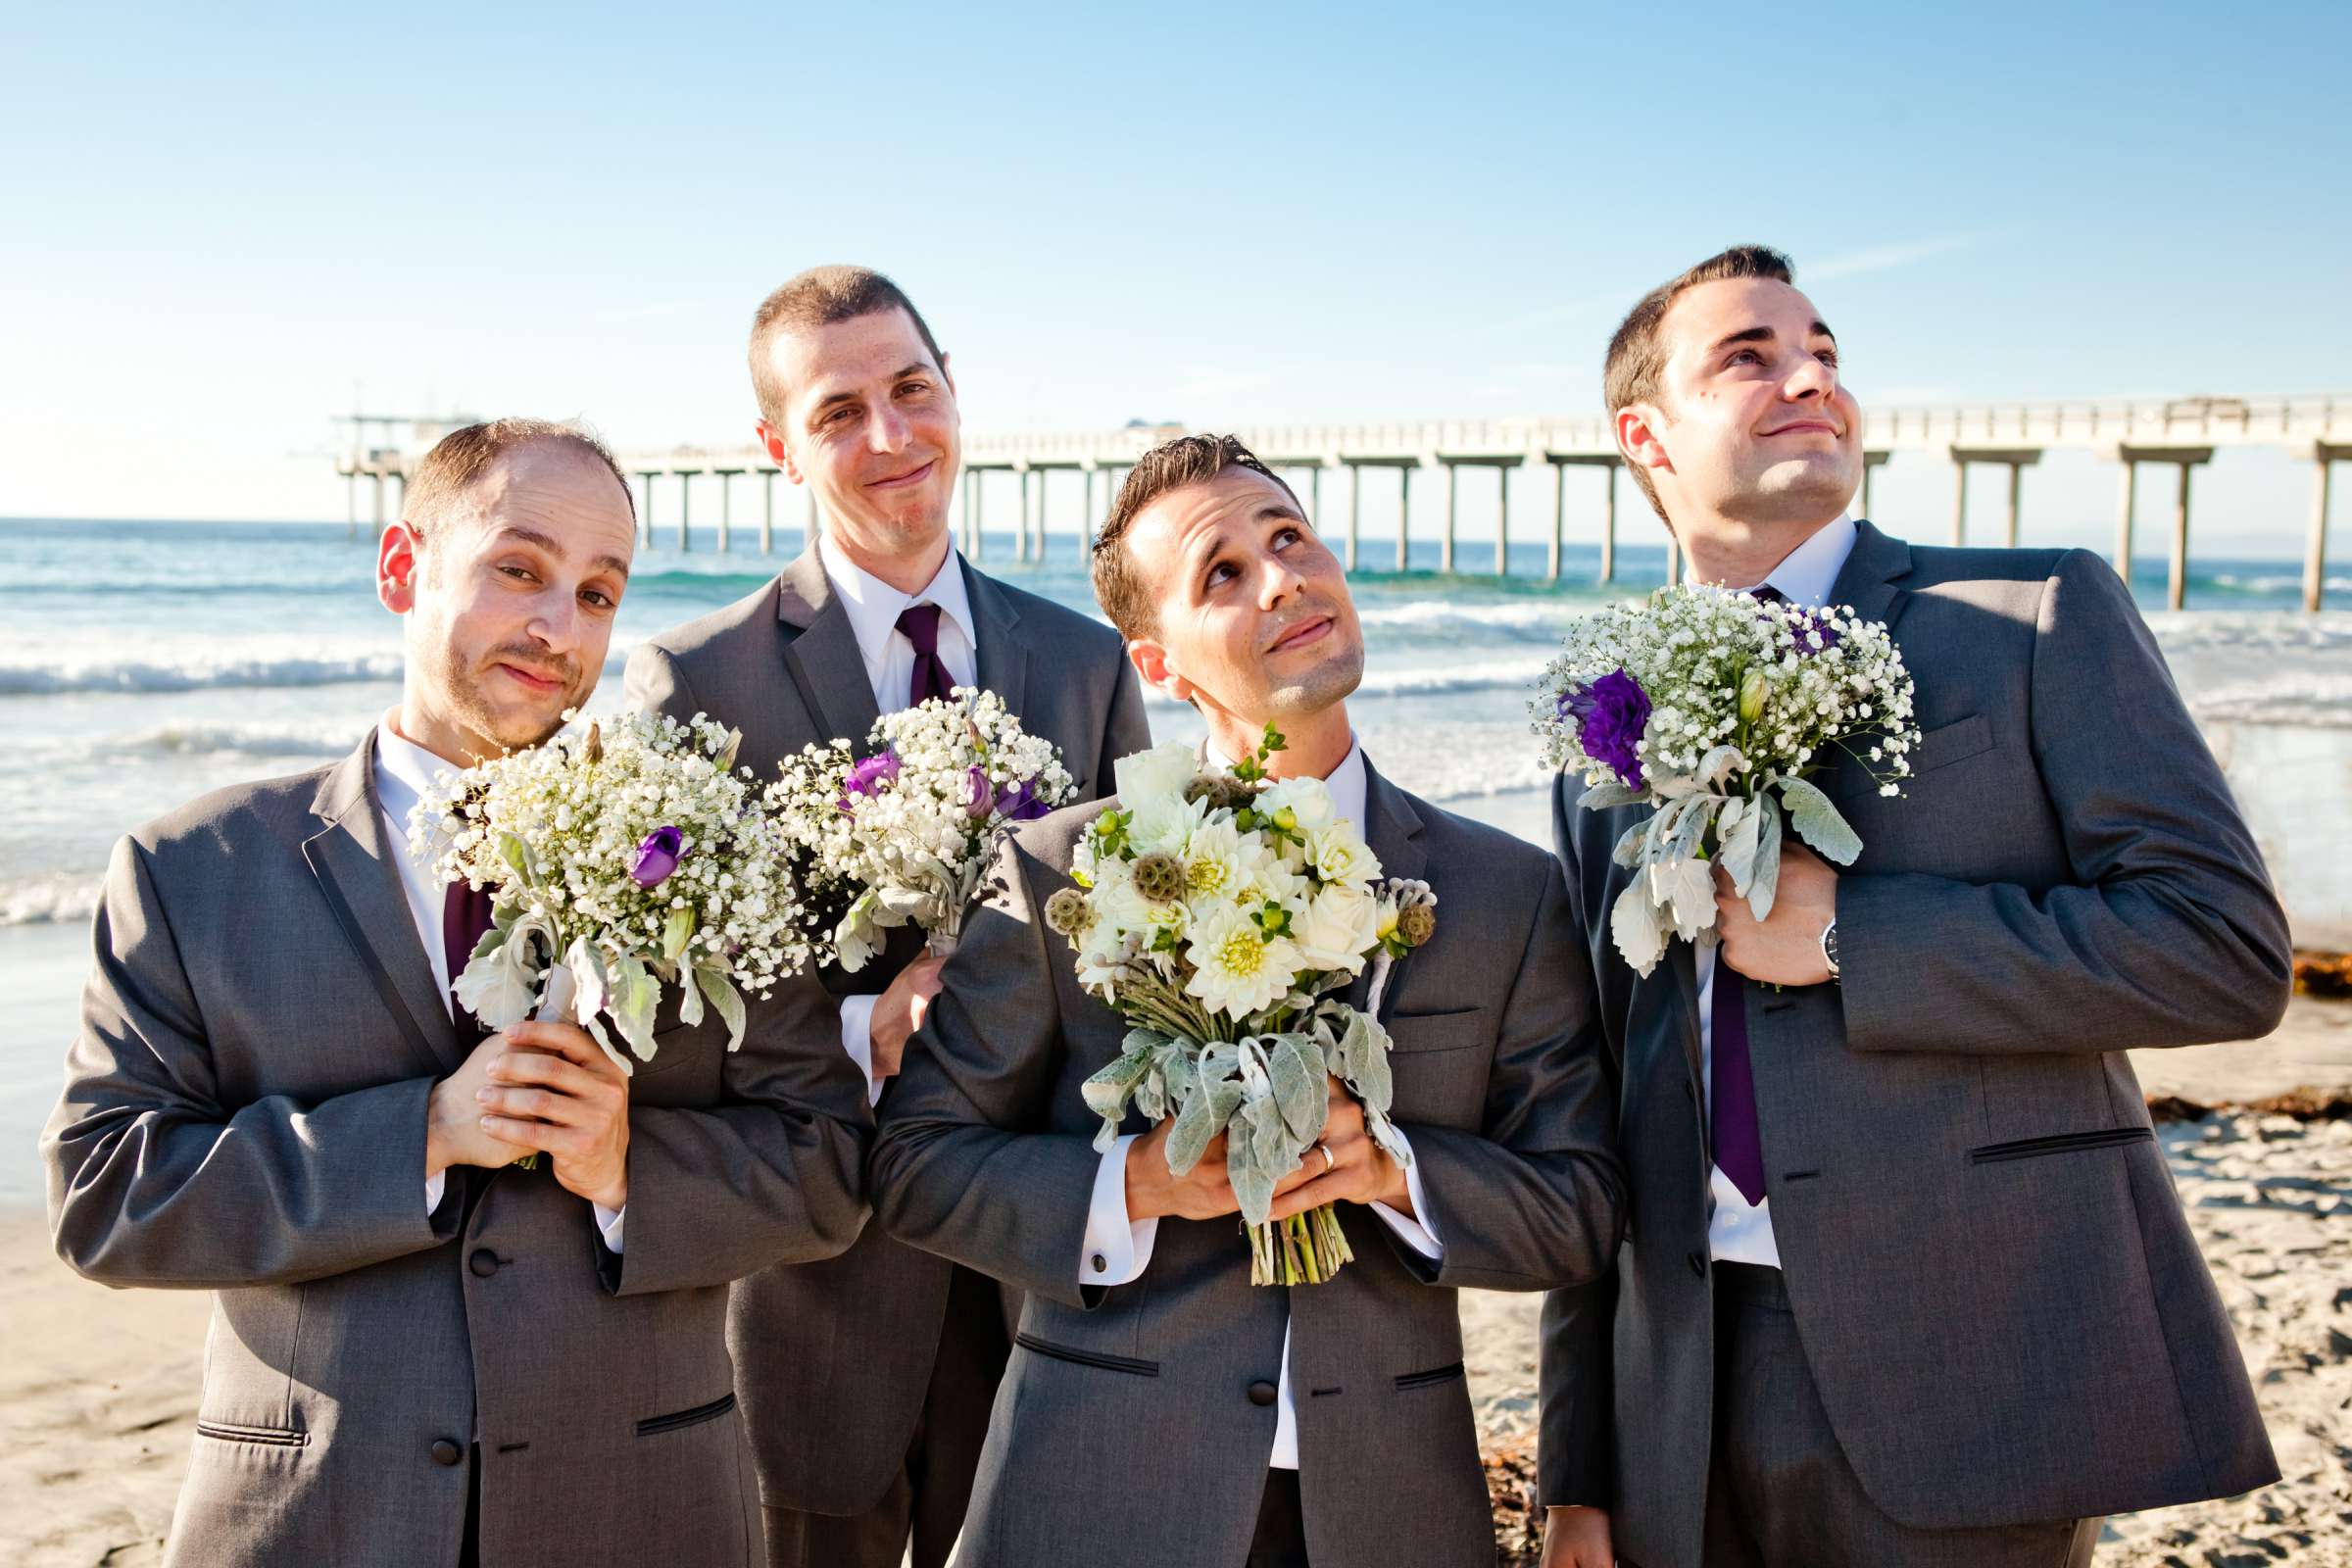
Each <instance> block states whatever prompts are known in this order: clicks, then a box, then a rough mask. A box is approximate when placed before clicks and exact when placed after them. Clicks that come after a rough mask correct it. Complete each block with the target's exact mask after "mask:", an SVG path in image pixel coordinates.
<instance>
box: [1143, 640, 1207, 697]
mask: <svg viewBox="0 0 2352 1568" xmlns="http://www.w3.org/2000/svg"><path fill="white" fill-rule="evenodd" d="M1127 662H1129V663H1131V664H1133V665H1134V666H1135V673H1136V676H1137V678H1139V679H1140V680H1142V681H1143V683H1144V684H1145V685H1147V686H1149V687H1151V688H1152V690H1153V691H1155V692H1163V693H1165V694H1166V695H1168V696H1170V697H1173V698H1175V699H1176V701H1178V702H1180V703H1189V702H1191V701H1192V700H1193V683H1192V682H1191V681H1189V680H1186V679H1185V678H1184V677H1183V676H1182V675H1179V674H1178V673H1176V671H1175V670H1174V669H1172V668H1171V667H1169V664H1168V651H1167V650H1166V649H1165V648H1163V647H1161V646H1160V645H1159V644H1158V643H1155V642H1153V641H1152V639H1151V638H1149V637H1138V638H1136V639H1135V640H1134V641H1132V642H1130V643H1129V644H1128V645H1127Z"/></svg>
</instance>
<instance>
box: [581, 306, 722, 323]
mask: <svg viewBox="0 0 2352 1568" xmlns="http://www.w3.org/2000/svg"><path fill="white" fill-rule="evenodd" d="M708 303H709V302H708V301H706V300H661V301H658V302H656V303H654V304H651V305H631V306H626V307H624V308H622V309H620V310H617V311H606V312H603V313H601V314H600V315H599V316H598V317H597V318H596V320H597V321H598V322H599V324H601V325H605V326H618V325H620V324H621V323H623V322H626V321H650V320H653V319H656V318H659V317H663V316H678V315H682V314H684V313H685V312H687V311H691V310H696V309H699V308H700V307H702V306H703V305H706V304H708Z"/></svg>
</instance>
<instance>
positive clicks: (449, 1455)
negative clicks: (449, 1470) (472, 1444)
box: [428, 1438, 466, 1465]
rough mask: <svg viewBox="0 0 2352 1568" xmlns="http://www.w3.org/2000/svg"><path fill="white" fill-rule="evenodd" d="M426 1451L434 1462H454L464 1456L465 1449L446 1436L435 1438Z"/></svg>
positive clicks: (445, 1463)
mask: <svg viewBox="0 0 2352 1568" xmlns="http://www.w3.org/2000/svg"><path fill="white" fill-rule="evenodd" d="M428 1451H430V1452H431V1454H432V1456H433V1463H435V1464H444V1465H447V1464H456V1463H457V1462H458V1461H459V1460H460V1459H463V1458H465V1457H466V1450H465V1449H464V1448H461V1447H459V1446H457V1445H456V1444H454V1443H452V1442H450V1441H449V1440H448V1439H447V1438H435V1439H434V1440H433V1446H432V1447H431V1449H430V1450H428Z"/></svg>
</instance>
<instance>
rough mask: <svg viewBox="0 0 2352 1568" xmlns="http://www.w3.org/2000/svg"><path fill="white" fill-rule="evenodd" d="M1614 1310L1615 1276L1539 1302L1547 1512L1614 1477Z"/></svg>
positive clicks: (1560, 790)
mask: <svg viewBox="0 0 2352 1568" xmlns="http://www.w3.org/2000/svg"><path fill="white" fill-rule="evenodd" d="M1574 782H1577V781H1573V780H1564V781H1562V782H1561V783H1559V784H1557V785H1555V786H1554V787H1553V790H1552V841H1553V843H1554V845H1555V846H1556V847H1557V849H1558V851H1559V856H1560V864H1561V867H1562V869H1563V870H1564V871H1565V872H1566V875H1567V881H1568V886H1569V887H1570V888H1571V889H1572V890H1573V889H1576V888H1579V887H1581V886H1582V885H1583V884H1582V883H1581V882H1580V881H1579V880H1578V878H1579V877H1580V875H1581V872H1580V870H1579V868H1578V865H1577V858H1576V841H1575V838H1574V836H1573V835H1572V834H1570V832H1569V831H1568V820H1569V813H1570V812H1572V811H1574V810H1575V809H1577V808H1576V803H1575V802H1574V801H1573V800H1571V799H1570V798H1569V786H1570V784H1571V783H1574ZM1571 904H1572V906H1573V908H1572V913H1573V916H1574V919H1575V922H1576V928H1577V946H1578V948H1579V949H1580V950H1582V951H1584V952H1586V953H1590V952H1591V951H1592V933H1591V931H1590V929H1589V928H1588V927H1587V926H1586V924H1585V919H1584V904H1583V901H1582V900H1576V899H1572V900H1571ZM1606 1044H1607V1046H1608V1048H1609V1052H1610V1061H1611V1062H1612V1064H1613V1065H1614V1067H1615V1073H1614V1076H1615V1077H1616V1078H1617V1079H1619V1080H1620V1081H1621V1080H1622V1078H1623V1072H1624V1069H1623V1062H1624V1058H1623V1055H1622V1054H1621V1052H1620V1051H1619V1049H1618V1043H1617V1041H1616V1039H1615V1037H1614V1034H1613V1033H1612V1034H1610V1035H1609V1036H1608V1039H1607V1041H1606ZM1616 1313H1617V1271H1616V1270H1615V1269H1611V1270H1610V1271H1609V1272H1608V1273H1606V1274H1604V1275H1602V1276H1601V1277H1600V1278H1598V1279H1596V1280H1593V1281H1591V1282H1589V1283H1587V1284H1583V1285H1571V1286H1566V1287H1564V1288H1562V1289H1559V1290H1555V1291H1553V1292H1551V1293H1550V1294H1549V1295H1548V1296H1546V1297H1544V1315H1543V1322H1542V1329H1541V1332H1540V1336H1539V1339H1540V1344H1541V1347H1542V1350H1541V1361H1540V1367H1541V1370H1540V1372H1539V1374H1538V1384H1539V1388H1540V1390H1541V1399H1542V1405H1541V1412H1540V1418H1539V1425H1538V1430H1537V1439H1536V1486H1537V1490H1538V1492H1539V1493H1540V1494H1541V1501H1542V1503H1543V1505H1544V1506H1545V1507H1547V1508H1562V1507H1572V1506H1578V1505H1582V1506H1586V1507H1594V1508H1606V1507H1608V1506H1609V1504H1610V1498H1611V1487H1612V1483H1613V1480H1614V1470H1613V1465H1614V1462H1615V1461H1614V1455H1615V1444H1614V1440H1613V1435H1612V1427H1611V1421H1612V1414H1611V1402H1612V1400H1613V1398H1614V1397H1615V1388H1614V1378H1613V1376H1612V1370H1611V1367H1610V1361H1609V1356H1610V1341H1611V1333H1612V1326H1613V1324H1614V1322H1615V1318H1616Z"/></svg>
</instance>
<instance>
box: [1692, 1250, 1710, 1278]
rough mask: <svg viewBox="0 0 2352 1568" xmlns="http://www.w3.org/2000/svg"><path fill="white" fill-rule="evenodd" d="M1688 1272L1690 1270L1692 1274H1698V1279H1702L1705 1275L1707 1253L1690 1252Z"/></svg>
mask: <svg viewBox="0 0 2352 1568" xmlns="http://www.w3.org/2000/svg"><path fill="white" fill-rule="evenodd" d="M1691 1273H1693V1274H1695V1275H1697V1276H1698V1277H1699V1278H1700V1279H1702V1280H1703V1279H1705V1278H1706V1277H1707V1254H1706V1253H1704V1252H1692V1253H1691Z"/></svg>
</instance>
